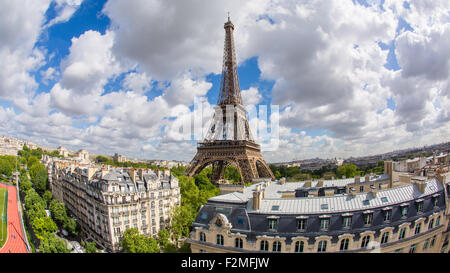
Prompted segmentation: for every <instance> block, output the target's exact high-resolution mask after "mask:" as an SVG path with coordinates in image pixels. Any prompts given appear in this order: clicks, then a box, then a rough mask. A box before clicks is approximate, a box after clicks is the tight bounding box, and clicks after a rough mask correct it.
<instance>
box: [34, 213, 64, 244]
mask: <svg viewBox="0 0 450 273" xmlns="http://www.w3.org/2000/svg"><path fill="white" fill-rule="evenodd" d="M31 226H32V227H33V230H34V232H35V233H36V237H38V238H39V239H40V240H43V239H44V236H45V235H46V234H49V233H54V232H56V231H57V230H58V227H57V226H56V224H55V222H53V220H52V218H50V217H37V218H34V220H33V221H32V222H31Z"/></svg>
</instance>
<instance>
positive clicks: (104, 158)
mask: <svg viewBox="0 0 450 273" xmlns="http://www.w3.org/2000/svg"><path fill="white" fill-rule="evenodd" d="M95 161H97V162H98V163H104V162H108V161H109V159H108V158H107V157H105V156H102V155H99V156H97V157H96V158H95Z"/></svg>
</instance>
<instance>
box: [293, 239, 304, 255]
mask: <svg viewBox="0 0 450 273" xmlns="http://www.w3.org/2000/svg"><path fill="white" fill-rule="evenodd" d="M304 248H305V242H303V241H297V242H295V252H296V253H302V252H303V249H304Z"/></svg>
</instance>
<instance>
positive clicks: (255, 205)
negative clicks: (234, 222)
mask: <svg viewBox="0 0 450 273" xmlns="http://www.w3.org/2000/svg"><path fill="white" fill-rule="evenodd" d="M260 203H261V192H260V191H254V192H253V209H254V210H259V207H260Z"/></svg>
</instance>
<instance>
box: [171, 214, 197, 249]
mask: <svg viewBox="0 0 450 273" xmlns="http://www.w3.org/2000/svg"><path fill="white" fill-rule="evenodd" d="M197 212H198V210H193V209H192V207H190V206H177V207H174V208H173V209H172V211H171V214H172V215H171V216H172V217H171V219H172V224H171V226H170V231H171V232H172V234H173V236H174V239H175V241H177V240H178V239H179V238H180V237H183V236H184V237H188V236H189V231H190V228H191V227H192V223H193V222H194V221H195V217H197Z"/></svg>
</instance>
